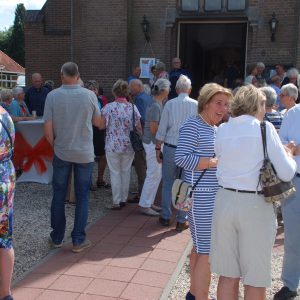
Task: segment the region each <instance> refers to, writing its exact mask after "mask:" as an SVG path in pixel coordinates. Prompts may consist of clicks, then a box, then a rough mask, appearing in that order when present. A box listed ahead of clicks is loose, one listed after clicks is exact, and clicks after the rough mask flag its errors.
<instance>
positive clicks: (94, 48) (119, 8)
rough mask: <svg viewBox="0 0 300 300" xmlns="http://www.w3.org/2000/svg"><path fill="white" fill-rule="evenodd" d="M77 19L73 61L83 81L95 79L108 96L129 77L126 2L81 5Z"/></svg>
mask: <svg viewBox="0 0 300 300" xmlns="http://www.w3.org/2000/svg"><path fill="white" fill-rule="evenodd" d="M77 3H78V4H76V5H75V11H74V14H75V19H74V23H75V24H74V60H75V61H76V62H77V63H78V65H79V70H80V73H81V77H82V79H83V80H84V81H85V80H89V79H96V80H98V81H99V82H100V85H101V86H103V87H104V90H105V93H106V94H109V93H110V91H111V87H112V84H113V83H114V82H115V81H116V80H117V79H119V78H125V79H126V77H127V73H126V61H127V1H126V0H114V1H113V5H112V2H111V1H110V0H101V1H99V0H90V1H85V0H82V1H78V2H77Z"/></svg>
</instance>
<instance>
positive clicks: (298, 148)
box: [294, 144, 300, 155]
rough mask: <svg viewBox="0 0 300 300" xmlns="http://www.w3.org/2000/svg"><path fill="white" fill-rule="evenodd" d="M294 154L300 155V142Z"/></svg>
mask: <svg viewBox="0 0 300 300" xmlns="http://www.w3.org/2000/svg"><path fill="white" fill-rule="evenodd" d="M294 155H300V144H298V145H297V146H295V151H294Z"/></svg>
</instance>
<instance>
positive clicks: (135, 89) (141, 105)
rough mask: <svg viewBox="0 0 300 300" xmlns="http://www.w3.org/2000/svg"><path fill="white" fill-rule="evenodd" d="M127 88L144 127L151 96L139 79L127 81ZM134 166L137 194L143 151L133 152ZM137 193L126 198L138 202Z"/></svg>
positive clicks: (140, 186) (143, 174)
mask: <svg viewBox="0 0 300 300" xmlns="http://www.w3.org/2000/svg"><path fill="white" fill-rule="evenodd" d="M129 88H130V92H131V95H132V96H133V100H134V101H133V103H134V104H135V105H136V107H137V109H138V110H139V112H140V114H141V120H140V121H141V124H142V128H143V129H144V126H145V118H146V109H147V107H148V106H149V105H150V103H151V102H152V97H151V96H150V95H148V94H146V93H145V91H144V85H143V83H142V81H141V80H139V79H133V80H131V81H130V83H129ZM134 167H135V172H136V174H137V178H138V189H139V195H140V194H141V193H142V190H143V185H144V181H145V178H146V154H145V151H144V150H143V151H139V152H135V155H134ZM139 195H138V196H137V197H134V198H133V199H128V202H129V203H138V202H139Z"/></svg>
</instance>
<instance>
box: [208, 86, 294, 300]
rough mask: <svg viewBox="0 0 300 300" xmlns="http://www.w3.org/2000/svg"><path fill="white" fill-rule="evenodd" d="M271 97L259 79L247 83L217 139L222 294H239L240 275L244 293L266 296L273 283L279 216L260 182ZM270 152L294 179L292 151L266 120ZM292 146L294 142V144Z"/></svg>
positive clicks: (216, 227) (215, 259)
mask: <svg viewBox="0 0 300 300" xmlns="http://www.w3.org/2000/svg"><path fill="white" fill-rule="evenodd" d="M265 104H266V97H265V95H264V94H263V92H262V91H261V90H259V89H257V88H256V87H254V86H253V85H248V86H244V87H241V88H240V89H239V90H238V91H237V93H236V94H235V96H234V99H233V103H232V105H231V115H232V118H230V119H229V121H228V122H227V123H223V124H221V125H220V127H219V129H218V132H217V135H216V141H215V153H216V158H217V159H218V169H217V178H218V182H219V185H220V186H221V188H220V189H219V190H218V192H217V195H216V199H215V208H214V214H213V224H212V242H211V252H210V263H211V270H212V272H213V273H216V274H218V275H219V276H220V277H219V283H218V291H217V298H218V300H237V299H238V292H239V281H240V280H241V281H242V282H243V284H244V287H245V289H244V293H245V295H244V299H246V300H250V299H255V300H265V297H266V287H268V286H269V285H270V284H271V253H272V247H273V244H274V241H275V235H276V229H277V226H276V216H275V211H274V208H273V204H272V203H267V202H266V201H265V200H264V196H263V194H262V187H261V186H260V184H259V174H260V169H261V167H262V164H263V160H264V151H263V144H262V135H261V126H260V123H261V121H263V118H264V115H265ZM266 142H267V151H268V155H269V158H270V160H271V162H272V164H273V166H274V168H275V170H276V173H277V175H278V177H279V178H280V179H281V180H283V181H290V180H291V179H292V178H293V176H294V175H295V172H296V163H295V161H294V160H293V156H292V152H291V150H289V148H285V147H284V146H283V145H282V143H281V141H280V139H279V136H278V134H277V131H276V129H275V127H274V126H273V125H272V124H271V123H269V122H266ZM289 147H291V148H292V146H291V145H289Z"/></svg>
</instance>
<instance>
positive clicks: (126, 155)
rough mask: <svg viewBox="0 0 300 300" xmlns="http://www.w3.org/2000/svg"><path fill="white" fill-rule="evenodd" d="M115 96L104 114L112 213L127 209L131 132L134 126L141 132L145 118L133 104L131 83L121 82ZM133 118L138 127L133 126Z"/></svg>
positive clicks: (102, 124) (131, 150) (102, 125)
mask: <svg viewBox="0 0 300 300" xmlns="http://www.w3.org/2000/svg"><path fill="white" fill-rule="evenodd" d="M112 93H113V95H114V96H115V100H114V101H113V102H112V103H108V104H107V105H106V106H105V107H103V108H102V110H101V115H102V118H101V126H100V128H101V129H104V128H106V140H105V154H106V159H107V164H108V167H109V171H110V180H111V187H112V195H113V205H112V207H111V209H114V210H119V209H121V208H122V207H124V206H125V204H126V200H127V197H128V190H129V183H130V171H131V164H132V161H133V158H134V151H133V148H132V145H131V143H130V138H129V132H130V131H131V130H132V128H133V125H135V126H136V127H137V129H138V130H140V131H141V128H142V127H141V123H140V118H141V115H140V113H139V111H138V109H137V108H136V106H135V105H134V104H132V103H130V102H128V99H129V97H130V96H129V87H128V83H127V82H126V81H124V80H121V79H119V80H117V81H116V83H115V84H114V85H113V88H112ZM133 114H134V117H135V124H133Z"/></svg>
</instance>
